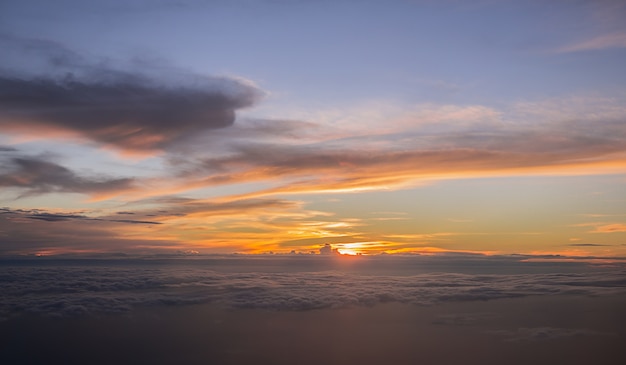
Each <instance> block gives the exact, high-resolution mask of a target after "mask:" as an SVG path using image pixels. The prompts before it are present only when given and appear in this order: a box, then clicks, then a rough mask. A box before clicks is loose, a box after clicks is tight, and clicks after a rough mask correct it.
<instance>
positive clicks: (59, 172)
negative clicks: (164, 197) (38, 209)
mask: <svg viewBox="0 0 626 365" xmlns="http://www.w3.org/2000/svg"><path fill="white" fill-rule="evenodd" d="M0 162H1V163H2V165H1V166H0V186H1V187H5V188H17V189H20V190H22V191H23V193H22V196H24V195H37V194H44V193H51V192H61V193H82V194H91V195H101V194H109V193H116V192H119V191H123V190H128V189H131V188H133V186H134V184H135V182H136V181H135V179H133V178H110V177H85V176H81V175H78V174H77V173H76V172H74V171H72V170H71V169H69V168H67V167H64V166H62V165H59V164H57V163H55V162H52V161H49V160H47V159H46V158H43V157H37V156H24V155H4V156H0Z"/></svg>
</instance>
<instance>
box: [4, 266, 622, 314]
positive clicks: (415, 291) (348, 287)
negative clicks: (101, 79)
mask: <svg viewBox="0 0 626 365" xmlns="http://www.w3.org/2000/svg"><path fill="white" fill-rule="evenodd" d="M319 259H320V261H323V260H324V258H321V257H319ZM249 260H250V261H252V260H257V261H259V260H267V261H271V260H272V259H270V258H263V259H258V258H257V259H249ZM192 261H193V260H186V259H172V260H164V261H151V260H96V261H90V260H58V262H56V261H55V260H49V261H42V262H45V264H41V263H35V264H34V263H33V262H26V261H25V262H20V261H19V260H17V261H5V262H2V263H0V265H2V266H3V270H2V273H1V274H0V291H1V292H2V293H3V295H2V297H1V298H0V316H1V317H4V318H8V317H10V316H12V315H15V314H20V313H34V314H42V315H47V316H74V315H84V314H89V313H116V312H126V311H130V310H131V309H132V308H133V307H138V306H159V305H185V304H199V303H214V304H218V305H222V306H226V307H231V308H263V309H271V310H290V311H293V310H296V311H298V310H312V309H321V308H340V307H349V306H373V305H376V304H379V303H388V302H398V303H406V304H414V305H433V304H438V303H443V302H455V301H476V300H492V299H500V298H515V297H523V296H530V295H564V294H565V295H583V296H598V295H615V294H624V293H626V271H624V270H623V269H621V268H620V269H615V268H613V269H611V268H608V269H607V268H604V269H598V268H594V269H589V270H587V271H584V272H548V273H524V274H472V273H456V272H429V273H417V274H414V275H404V274H403V275H384V274H376V275H373V274H367V273H362V272H355V271H349V270H323V271H294V270H291V269H290V268H289V267H285V268H284V269H283V270H274V269H272V270H265V271H249V270H246V269H245V267H243V268H242V267H241V266H240V265H241V260H233V261H232V262H233V263H232V264H231V263H229V259H223V260H218V261H220V262H219V263H212V264H207V265H206V266H205V265H203V264H201V262H202V261H197V260H196V261H195V262H194V263H191V262H192ZM244 261H246V260H244ZM416 262H417V261H416ZM199 263H200V264H199ZM250 264H253V263H252V262H250ZM554 265H559V264H554ZM415 272H417V271H415Z"/></svg>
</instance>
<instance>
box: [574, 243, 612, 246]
mask: <svg viewBox="0 0 626 365" xmlns="http://www.w3.org/2000/svg"><path fill="white" fill-rule="evenodd" d="M568 246H574V247H601V246H610V245H603V244H599V243H572V244H570V245H568Z"/></svg>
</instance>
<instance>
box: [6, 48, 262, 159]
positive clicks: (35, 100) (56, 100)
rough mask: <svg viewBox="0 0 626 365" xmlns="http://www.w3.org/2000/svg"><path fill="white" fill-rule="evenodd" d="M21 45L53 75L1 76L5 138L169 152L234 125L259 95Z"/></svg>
mask: <svg viewBox="0 0 626 365" xmlns="http://www.w3.org/2000/svg"><path fill="white" fill-rule="evenodd" d="M5 40H6V37H5ZM10 40H11V42H10V43H18V44H19V43H20V41H22V40H19V39H17V40H16V39H14V38H12V39H10ZM0 41H2V39H0ZM22 42H23V43H24V44H21V48H19V49H20V50H22V51H24V50H27V51H28V52H31V53H39V54H41V55H42V56H43V57H44V58H45V59H46V60H48V61H47V65H48V66H49V68H50V69H51V71H50V72H49V73H48V74H43V75H34V76H33V75H30V76H28V75H26V74H25V72H18V71H15V72H14V71H12V70H4V71H2V72H0V131H5V132H19V133H26V134H31V135H33V134H34V135H45V134H46V133H50V132H51V131H53V132H56V133H66V134H68V136H73V137H78V138H84V139H86V140H88V141H91V142H95V143H98V144H104V145H107V146H111V147H114V148H117V149H122V150H127V151H138V152H146V151H154V150H163V149H169V148H173V147H174V146H175V145H177V144H184V143H185V142H186V141H187V139H188V138H190V137H197V135H198V134H203V133H204V132H206V131H208V130H212V129H217V128H223V127H227V126H230V125H232V124H233V122H234V120H235V111H236V110H237V109H240V108H244V107H247V106H250V105H252V104H253V103H254V102H255V101H256V100H257V99H258V98H259V97H260V96H261V92H260V90H259V89H257V88H256V87H254V86H252V85H251V84H249V83H247V82H244V81H240V80H236V79H232V78H226V77H208V76H202V75H192V74H188V73H185V72H181V71H178V70H174V69H169V71H170V74H166V75H163V72H167V71H168V70H158V72H152V74H153V75H152V76H149V72H143V73H138V72H131V71H121V70H117V69H114V68H112V67H110V66H107V65H106V64H100V65H99V64H95V65H92V64H87V63H86V62H85V61H84V60H83V59H81V58H80V57H78V56H77V55H75V54H74V53H73V52H71V51H68V50H66V49H64V48H63V47H62V46H60V45H57V44H55V43H53V42H48V41H44V40H24V41H22ZM5 43H6V42H5ZM0 44H2V43H1V42H0ZM14 48H16V47H14ZM22 53H23V52H22Z"/></svg>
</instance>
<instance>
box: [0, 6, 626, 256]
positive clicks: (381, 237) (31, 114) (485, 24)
mask: <svg viewBox="0 0 626 365" xmlns="http://www.w3.org/2000/svg"><path fill="white" fill-rule="evenodd" d="M625 20H626V3H625V2H623V1H620V0H615V1H612V0H605V1H506V0H502V1H499V0H493V1H489V0H485V1H461V0H459V1H455V0H446V1H427V0H424V1H420V0H415V1H410V0H405V1H402V0H394V1H349V0H345V1H343V0H338V1H282V0H278V1H269V0H267V1H244V0H241V1H210V2H208V1H192V0H190V1H187V0H183V1H174V0H171V1H169V0H162V1H139V0H137V1H121V0H120V1H117V0H116V1H101V2H88V1H79V0H59V1H43V0H41V1H17V0H16V1H13V0H6V1H2V2H0V50H1V55H0V255H23V254H29V255H50V254H66V253H67V254H70V253H71V254H78V253H81V254H82V253H86V254H92V253H127V254H150V253H177V252H179V253H180V252H183V253H185V252H187V253H196V252H197V253H201V254H212V253H219V254H224V253H235V252H237V253H269V252H274V253H289V252H291V251H294V252H296V253H311V252H314V253H318V252H319V249H320V247H322V246H323V245H324V244H325V243H330V244H332V245H333V247H335V248H337V249H338V250H339V252H342V253H346V254H356V253H363V254H380V253H383V252H385V253H389V254H392V253H433V252H443V251H453V252H469V253H486V254H513V253H519V254H537V255H546V254H561V255H571V256H593V257H624V256H626V72H624V67H625V66H624V65H626V21H625Z"/></svg>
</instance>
